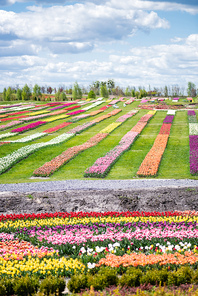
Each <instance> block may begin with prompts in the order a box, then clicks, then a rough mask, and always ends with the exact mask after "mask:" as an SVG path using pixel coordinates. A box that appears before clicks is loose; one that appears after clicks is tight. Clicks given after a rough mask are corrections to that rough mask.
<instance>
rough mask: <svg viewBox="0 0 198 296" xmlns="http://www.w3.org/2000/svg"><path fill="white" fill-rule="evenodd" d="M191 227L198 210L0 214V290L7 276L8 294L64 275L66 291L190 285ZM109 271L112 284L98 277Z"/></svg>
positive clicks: (194, 253) (194, 252)
mask: <svg viewBox="0 0 198 296" xmlns="http://www.w3.org/2000/svg"><path fill="white" fill-rule="evenodd" d="M197 226H198V213H197V212H190V211H186V212H177V211H176V212H164V213H160V212H152V213H150V212H122V213H120V212H107V213H98V212H89V213H88V212H78V213H75V212H72V213H65V212H57V213H43V214H18V215H0V274H1V280H0V281H1V285H5V286H6V281H9V280H11V279H12V285H13V289H15V283H16V282H17V281H18V279H20V278H23V277H26V276H27V275H28V276H29V277H30V278H31V277H34V278H38V279H40V280H41V281H42V280H43V279H45V278H47V277H49V275H52V276H55V277H57V278H58V277H64V278H66V277H69V278H70V281H69V282H68V287H69V289H70V290H71V291H73V292H80V290H81V289H85V288H90V287H91V286H93V287H94V289H95V290H101V289H104V288H106V287H107V286H110V285H111V284H112V285H113V284H114V285H115V284H116V285H118V284H119V285H121V286H122V285H123V281H125V285H128V286H129V287H138V286H140V284H148V283H151V284H153V285H156V284H157V285H158V284H160V283H161V284H162V285H163V284H166V285H167V286H171V285H175V286H180V285H181V284H190V283H191V284H197V282H198V270H197V267H198V243H197V242H198V227H197ZM133 268H136V269H133ZM135 270H136V271H135ZM152 272H154V273H155V277H154V273H152ZM100 273H101V274H100ZM102 273H103V275H102ZM98 274H100V275H101V276H100V278H102V279H103V280H99V277H98V276H97V275H98ZM109 274H111V281H110V280H107V279H106V280H104V278H105V276H106V277H107V278H108V276H107V275H109ZM82 276H84V278H87V280H86V281H85V282H84V283H83V281H82V278H81V281H80V280H79V277H82ZM132 276H133V277H134V278H133V280H132ZM4 293H5V292H4ZM0 295H3V294H1V290H0ZM4 295H5V296H6V295H12V294H9V293H7V294H4ZM15 295H16V294H15ZM17 295H20V294H17ZM24 295H25V294H24ZM34 295H35V294H34Z"/></svg>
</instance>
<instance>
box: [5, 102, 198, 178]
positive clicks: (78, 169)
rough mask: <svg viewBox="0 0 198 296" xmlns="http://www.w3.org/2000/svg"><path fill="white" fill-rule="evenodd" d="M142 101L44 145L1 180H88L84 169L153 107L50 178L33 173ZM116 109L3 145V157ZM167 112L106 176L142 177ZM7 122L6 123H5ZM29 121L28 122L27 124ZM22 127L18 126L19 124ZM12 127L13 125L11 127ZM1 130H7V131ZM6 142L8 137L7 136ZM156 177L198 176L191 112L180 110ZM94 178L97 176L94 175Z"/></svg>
mask: <svg viewBox="0 0 198 296" xmlns="http://www.w3.org/2000/svg"><path fill="white" fill-rule="evenodd" d="M139 104H140V101H136V102H134V103H132V104H131V105H128V106H126V107H124V108H123V103H122V102H120V103H118V106H119V107H120V108H121V109H122V110H123V111H122V112H120V113H119V114H117V115H116V116H112V117H111V118H108V119H106V120H104V121H102V122H100V123H98V124H96V125H95V126H93V127H91V128H89V129H88V130H86V131H84V132H82V133H81V134H79V135H77V136H75V137H74V138H72V139H70V140H69V141H67V142H65V143H63V144H60V145H57V146H53V147H48V148H42V149H41V150H39V151H37V152H35V153H34V154H32V155H30V156H28V157H27V158H26V159H24V160H22V161H20V162H19V163H17V164H16V165H14V166H13V167H12V168H11V169H9V170H8V171H7V172H5V173H3V174H1V175H0V183H20V182H39V181H43V180H46V181H48V180H50V181H54V180H69V179H85V178H84V177H83V174H84V171H85V170H86V169H87V168H88V167H90V166H91V165H93V163H94V162H95V161H96V160H97V159H98V158H99V157H102V156H104V155H105V154H106V153H107V152H108V151H110V150H111V149H112V148H114V147H115V146H116V145H118V143H119V141H120V140H121V138H122V137H123V136H124V135H125V134H126V133H127V132H128V131H130V130H131V128H132V127H133V126H134V125H135V124H136V123H137V122H138V120H139V119H140V118H141V117H142V116H143V115H144V114H146V113H148V111H149V110H141V109H140V110H139V112H138V113H137V114H136V115H135V116H133V117H132V118H130V119H128V120H127V121H126V122H125V123H123V124H122V125H121V126H120V127H118V128H117V129H116V130H114V131H113V132H112V133H111V134H110V135H109V136H108V137H107V138H105V139H104V140H102V141H101V142H100V143H99V144H98V145H96V146H94V147H92V148H89V149H87V150H85V151H83V152H82V153H80V154H79V155H78V156H76V157H75V158H74V159H72V160H71V161H69V162H68V163H67V164H66V165H64V166H62V167H61V168H60V169H59V170H58V171H57V172H55V173H54V174H53V175H52V176H50V177H49V178H45V179H41V178H34V179H30V178H31V177H32V173H33V171H34V170H35V169H37V168H38V167H40V166H42V165H43V164H44V163H45V162H47V161H50V160H51V159H52V158H54V157H56V156H57V155H59V154H61V153H62V152H63V151H65V150H66V149H67V148H69V147H73V146H76V145H80V144H83V143H85V142H86V141H87V140H89V139H90V138H91V137H92V136H94V135H95V134H97V133H98V132H99V131H100V130H102V129H103V128H105V127H106V126H108V125H109V124H111V123H112V122H115V121H116V119H117V118H119V117H120V116H121V115H123V114H125V113H127V112H128V111H130V110H133V109H135V108H137V106H138V105H139ZM104 105H106V103H104V104H102V105H100V106H98V107H95V108H94V109H91V110H89V111H87V112H86V113H90V112H91V111H93V110H98V109H99V108H101V107H102V106H104ZM111 110H113V108H112V107H110V108H109V109H107V110H105V112H103V113H100V114H98V115H95V116H93V117H89V118H87V119H84V120H81V121H78V122H76V123H72V124H71V125H69V126H67V127H65V128H64V129H61V130H60V131H57V132H56V133H53V134H52V135H48V136H45V137H43V138H41V139H38V140H36V141H32V142H29V143H24V144H23V143H11V144H8V145H3V146H1V149H0V157H3V156H5V155H8V154H9V153H12V152H13V151H15V150H17V149H19V148H21V147H23V146H26V145H30V144H33V143H40V142H46V141H49V140H50V139H52V138H54V137H56V136H58V135H60V134H62V133H63V132H66V131H69V130H70V129H72V128H74V127H76V126H78V125H82V124H83V123H85V122H87V121H91V120H93V119H94V118H97V117H100V116H102V115H103V114H106V113H109V112H110V111H111ZM166 113H167V111H161V110H160V111H157V113H156V114H155V116H154V117H153V118H152V119H151V120H150V121H149V123H148V124H147V126H146V127H145V128H144V130H143V131H142V133H141V134H140V136H139V137H138V138H137V139H136V141H135V142H134V144H133V145H132V147H131V149H130V150H128V151H126V152H125V153H124V154H123V155H122V156H121V157H120V158H119V159H118V161H117V162H116V163H115V165H114V166H113V167H112V169H111V170H110V172H109V174H108V175H107V177H106V178H105V179H114V180H116V179H133V178H138V177H137V175H136V173H137V171H138V169H139V166H140V165H141V163H142V161H143V160H144V158H145V156H146V154H147V153H148V152H149V150H150V149H151V147H152V145H153V143H154V141H155V138H156V136H157V135H158V133H159V131H160V128H161V125H162V123H163V120H164V118H165V116H166ZM68 120H69V118H66V119H65V120H63V119H61V120H57V121H55V122H51V123H48V124H46V125H43V126H41V127H39V128H37V129H35V130H32V131H28V132H26V133H24V134H22V135H20V136H15V137H12V138H10V139H11V140H14V139H18V138H20V137H25V136H28V135H31V134H34V133H35V132H41V131H44V130H46V129H48V128H50V127H53V126H56V125H58V124H60V123H62V122H65V121H68ZM3 124H5V123H3ZM27 124H28V123H27ZM17 127H18V126H17ZM11 129H12V128H11ZM11 129H8V130H6V131H5V132H9V131H11ZM1 133H4V132H3V131H2V132H1ZM4 141H6V139H4ZM156 178H161V179H171V178H174V179H179V178H191V179H198V177H197V176H191V175H190V171H189V135H188V118H187V111H177V112H176V115H175V118H174V121H173V125H172V128H171V134H170V137H169V140H168V144H167V148H166V150H165V152H164V155H163V158H162V161H161V165H160V168H159V171H158V175H157V176H156ZM90 179H92V180H94V178H90Z"/></svg>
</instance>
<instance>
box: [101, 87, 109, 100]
mask: <svg viewBox="0 0 198 296" xmlns="http://www.w3.org/2000/svg"><path fill="white" fill-rule="evenodd" d="M100 95H101V97H104V98H108V97H109V92H108V90H107V86H106V84H105V85H104V84H103V85H101V87H100Z"/></svg>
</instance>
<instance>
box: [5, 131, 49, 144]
mask: <svg viewBox="0 0 198 296" xmlns="http://www.w3.org/2000/svg"><path fill="white" fill-rule="evenodd" d="M45 135H46V134H44V133H35V134H33V135H30V136H27V137H24V138H21V139H18V140H12V141H10V143H26V142H31V141H34V140H37V139H40V138H42V137H44V136H45Z"/></svg>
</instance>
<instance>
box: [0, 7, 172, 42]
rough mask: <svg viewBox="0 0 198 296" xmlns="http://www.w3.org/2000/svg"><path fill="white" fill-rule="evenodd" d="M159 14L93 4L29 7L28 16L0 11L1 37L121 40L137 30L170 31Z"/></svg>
mask: <svg viewBox="0 0 198 296" xmlns="http://www.w3.org/2000/svg"><path fill="white" fill-rule="evenodd" d="M168 26H169V25H168V22H167V21H166V20H163V19H161V18H160V17H159V16H158V15H157V14H156V13H155V12H150V13H148V12H146V11H142V10H133V9H131V10H125V9H117V8H113V7H107V6H105V5H95V4H93V3H86V4H75V5H68V6H54V7H49V8H42V7H36V6H33V7H29V11H28V12H22V13H14V12H7V11H3V10H1V11H0V34H7V35H9V34H11V35H13V36H15V37H17V38H19V39H26V40H28V39H29V40H30V39H31V40H37V41H50V42H51V41H53V42H90V41H92V42H94V41H96V40H103V41H105V40H106V41H108V40H114V39H116V40H120V39H123V38H125V37H127V36H129V35H130V34H131V33H132V32H133V31H134V30H138V29H142V30H151V29H155V28H168Z"/></svg>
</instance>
